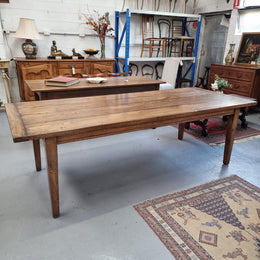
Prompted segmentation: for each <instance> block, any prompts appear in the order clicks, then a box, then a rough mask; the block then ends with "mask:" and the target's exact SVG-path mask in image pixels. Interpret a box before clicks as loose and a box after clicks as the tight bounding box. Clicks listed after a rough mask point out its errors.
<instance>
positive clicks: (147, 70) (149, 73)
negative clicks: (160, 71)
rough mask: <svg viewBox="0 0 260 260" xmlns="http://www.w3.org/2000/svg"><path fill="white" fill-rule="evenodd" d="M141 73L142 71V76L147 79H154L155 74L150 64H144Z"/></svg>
mask: <svg viewBox="0 0 260 260" xmlns="http://www.w3.org/2000/svg"><path fill="white" fill-rule="evenodd" d="M141 71H142V76H144V77H147V78H153V74H154V68H153V66H151V65H149V64H144V65H143V67H142V69H141Z"/></svg>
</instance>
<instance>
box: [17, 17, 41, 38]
mask: <svg viewBox="0 0 260 260" xmlns="http://www.w3.org/2000/svg"><path fill="white" fill-rule="evenodd" d="M14 37H16V38H23V39H32V40H41V39H42V37H41V35H40V34H39V33H38V31H37V28H36V25H35V20H34V19H29V18H20V22H19V25H18V28H17V30H16V33H15V34H14Z"/></svg>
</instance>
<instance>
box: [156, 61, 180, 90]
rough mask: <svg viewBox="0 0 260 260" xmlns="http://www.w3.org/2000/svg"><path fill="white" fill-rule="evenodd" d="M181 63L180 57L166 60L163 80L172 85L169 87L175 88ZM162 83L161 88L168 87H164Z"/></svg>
mask: <svg viewBox="0 0 260 260" xmlns="http://www.w3.org/2000/svg"><path fill="white" fill-rule="evenodd" d="M179 64H180V59H176V58H168V59H166V60H165V62H164V67H163V72H162V80H163V81H166V82H167V83H168V85H169V84H170V86H167V88H175V83H176V78H177V74H178V69H179ZM161 85H162V86H160V89H166V88H163V84H161ZM165 87H166V86H165Z"/></svg>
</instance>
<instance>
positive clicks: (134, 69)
mask: <svg viewBox="0 0 260 260" xmlns="http://www.w3.org/2000/svg"><path fill="white" fill-rule="evenodd" d="M123 71H125V64H124V65H123ZM138 72H139V70H138V66H137V65H136V64H134V63H129V67H128V75H129V76H137V75H138Z"/></svg>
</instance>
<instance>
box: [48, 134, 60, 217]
mask: <svg viewBox="0 0 260 260" xmlns="http://www.w3.org/2000/svg"><path fill="white" fill-rule="evenodd" d="M45 148H46V157H47V166H48V179H49V189H50V197H51V207H52V215H53V217H54V218H57V217H59V215H60V209H59V178H58V177H59V176H58V150H57V140H56V138H55V137H51V138H46V139H45Z"/></svg>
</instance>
